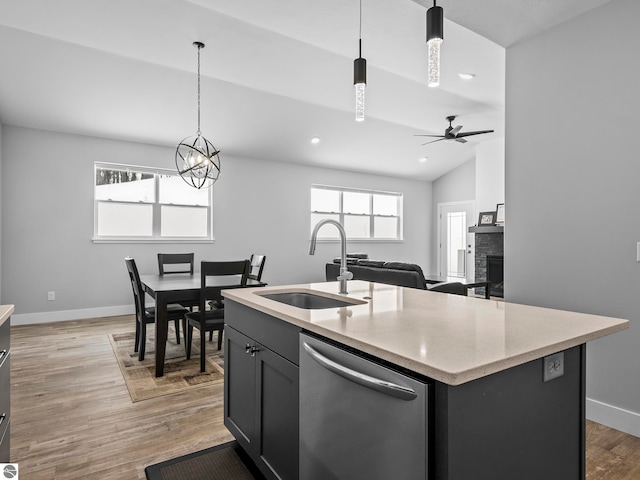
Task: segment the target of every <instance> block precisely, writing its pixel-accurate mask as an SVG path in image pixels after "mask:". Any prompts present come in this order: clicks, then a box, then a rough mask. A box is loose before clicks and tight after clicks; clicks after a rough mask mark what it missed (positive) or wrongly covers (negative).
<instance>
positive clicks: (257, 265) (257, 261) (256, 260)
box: [249, 253, 267, 282]
mask: <svg viewBox="0 0 640 480" xmlns="http://www.w3.org/2000/svg"><path fill="white" fill-rule="evenodd" d="M266 261H267V257H266V255H256V254H255V253H254V254H252V255H251V258H250V259H249V262H250V265H249V279H250V280H257V281H258V282H259V281H260V280H261V279H262V271H263V270H264V263H265V262H266Z"/></svg>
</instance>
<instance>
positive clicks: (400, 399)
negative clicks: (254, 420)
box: [300, 334, 429, 480]
mask: <svg viewBox="0 0 640 480" xmlns="http://www.w3.org/2000/svg"><path fill="white" fill-rule="evenodd" d="M428 389H429V385H428V384H427V383H423V382H421V381H418V380H416V379H414V378H411V377H409V376H406V375H403V374H401V373H398V372H396V371H394V370H391V369H389V368H387V367H385V366H382V365H380V364H377V363H374V362H372V361H370V360H368V359H365V358H363V357H361V356H359V355H355V354H353V353H350V352H347V351H345V350H343V349H341V348H338V347H336V346H334V345H331V344H329V343H326V342H324V341H321V340H319V339H317V338H315V337H311V336H309V335H306V334H301V335H300V479H304V480H316V479H317V480H358V479H363V480H364V479H366V480H376V479H384V480H389V479H394V480H395V479H397V480H413V479H421V480H424V479H426V478H428V462H429V458H428V428H429V425H428V419H429V416H428Z"/></svg>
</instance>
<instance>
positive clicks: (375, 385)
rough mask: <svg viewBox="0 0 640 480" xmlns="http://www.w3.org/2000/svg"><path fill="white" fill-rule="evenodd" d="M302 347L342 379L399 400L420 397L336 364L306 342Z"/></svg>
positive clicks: (392, 384)
mask: <svg viewBox="0 0 640 480" xmlns="http://www.w3.org/2000/svg"><path fill="white" fill-rule="evenodd" d="M302 346H303V347H304V349H305V350H306V351H307V353H308V354H309V355H310V356H311V358H313V359H314V360H315V361H316V362H318V363H319V364H320V365H322V366H323V367H324V368H326V369H327V370H329V371H331V372H333V373H335V374H336V375H340V376H341V377H342V378H345V379H347V380H349V381H351V382H354V383H357V384H358V385H362V386H363V387H367V388H370V389H372V390H376V391H378V392H380V393H384V394H385V395H390V396H392V397H396V398H399V399H400V400H405V401H411V400H414V399H415V398H417V397H418V394H417V393H416V392H415V390H413V389H412V388H409V387H403V386H402V385H397V384H395V383H391V382H387V381H386V380H382V379H380V378H375V377H372V376H370V375H367V374H366V373H362V372H358V371H356V370H353V369H351V368H349V367H346V366H344V365H340V364H339V363H337V362H334V361H333V360H330V359H328V358H327V357H325V356H324V355H322V354H321V353H320V352H318V351H317V350H316V349H315V348H313V347H312V346H311V345H309V344H308V343H306V342H303V344H302Z"/></svg>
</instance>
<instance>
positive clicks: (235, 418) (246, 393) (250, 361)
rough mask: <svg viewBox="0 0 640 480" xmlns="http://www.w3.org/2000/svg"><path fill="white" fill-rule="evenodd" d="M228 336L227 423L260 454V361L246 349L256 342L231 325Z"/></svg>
mask: <svg viewBox="0 0 640 480" xmlns="http://www.w3.org/2000/svg"><path fill="white" fill-rule="evenodd" d="M224 336H225V346H224V348H225V362H224V363H225V365H224V369H225V382H224V397H225V398H224V424H225V426H226V427H227V428H228V429H229V431H231V433H232V434H233V436H234V437H236V440H237V441H238V443H239V444H240V445H241V446H242V448H244V450H245V451H246V452H247V453H249V454H253V455H256V454H257V453H258V451H259V450H258V447H257V445H255V444H256V443H257V440H256V438H257V434H256V409H257V407H256V399H257V398H258V397H257V394H256V362H255V358H254V357H252V356H251V354H250V353H247V351H246V346H247V345H252V344H253V343H254V342H253V340H252V339H251V338H249V337H247V336H246V335H243V334H242V333H240V332H238V331H237V330H234V329H233V328H230V327H226V328H225V329H224Z"/></svg>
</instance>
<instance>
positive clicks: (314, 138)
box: [311, 137, 320, 145]
mask: <svg viewBox="0 0 640 480" xmlns="http://www.w3.org/2000/svg"><path fill="white" fill-rule="evenodd" d="M311 143H312V144H313V145H317V144H318V143H320V137H313V138H312V139H311Z"/></svg>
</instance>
